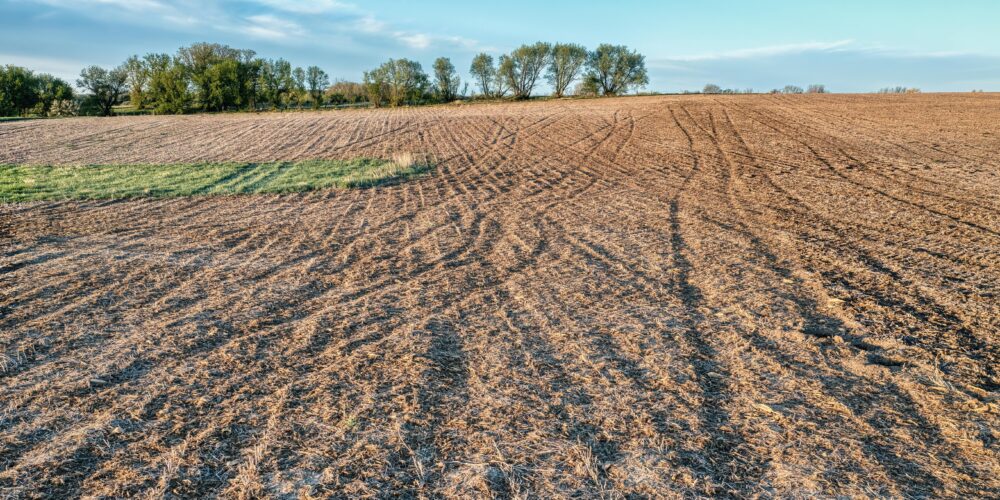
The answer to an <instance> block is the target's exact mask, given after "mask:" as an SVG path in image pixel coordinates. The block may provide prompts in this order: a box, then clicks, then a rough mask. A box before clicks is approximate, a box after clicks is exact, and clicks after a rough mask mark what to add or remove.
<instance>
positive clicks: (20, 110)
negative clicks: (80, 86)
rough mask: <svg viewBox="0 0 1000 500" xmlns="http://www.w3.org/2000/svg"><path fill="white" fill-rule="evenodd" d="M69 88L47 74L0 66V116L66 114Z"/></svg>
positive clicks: (70, 98)
mask: <svg viewBox="0 0 1000 500" xmlns="http://www.w3.org/2000/svg"><path fill="white" fill-rule="evenodd" d="M73 97H74V94H73V87H71V86H70V85H69V84H68V83H66V82H65V81H64V80H62V79H60V78H56V77H54V76H52V75H50V74H48V73H35V72H34V71H31V70H29V69H27V68H22V67H19V66H11V65H7V66H0V116H28V115H36V116H58V115H62V114H70V113H71V111H72V108H73V106H72V103H73Z"/></svg>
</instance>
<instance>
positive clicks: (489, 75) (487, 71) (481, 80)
mask: <svg viewBox="0 0 1000 500" xmlns="http://www.w3.org/2000/svg"><path fill="white" fill-rule="evenodd" d="M469 73H470V74H472V78H473V79H474V80H475V81H476V84H477V85H478V86H479V92H480V93H481V94H482V95H483V96H484V97H495V95H496V88H495V87H494V82H496V81H497V68H496V66H494V65H493V56H491V55H489V54H486V53H482V54H477V55H476V57H473V58H472V65H471V66H470V67H469Z"/></svg>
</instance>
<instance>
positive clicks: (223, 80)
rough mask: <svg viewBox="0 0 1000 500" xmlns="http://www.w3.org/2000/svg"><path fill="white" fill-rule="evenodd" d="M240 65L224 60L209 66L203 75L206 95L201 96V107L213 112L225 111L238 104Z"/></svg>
mask: <svg viewBox="0 0 1000 500" xmlns="http://www.w3.org/2000/svg"><path fill="white" fill-rule="evenodd" d="M239 66H240V63H239V62H238V61H237V60H235V59H225V60H222V61H219V62H216V63H215V64H213V65H211V66H209V67H208V68H207V69H206V70H205V73H204V77H205V80H204V81H205V82H207V83H208V94H207V95H205V96H203V101H202V106H203V107H204V108H205V109H208V110H213V111H225V110H228V109H232V108H236V107H238V106H239V104H240V75H239V71H240V68H239Z"/></svg>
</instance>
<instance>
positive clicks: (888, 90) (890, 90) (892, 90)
mask: <svg viewBox="0 0 1000 500" xmlns="http://www.w3.org/2000/svg"><path fill="white" fill-rule="evenodd" d="M877 93H879V94H919V93H920V89H915V88H909V87H885V88H882V89H879V90H878V92H877Z"/></svg>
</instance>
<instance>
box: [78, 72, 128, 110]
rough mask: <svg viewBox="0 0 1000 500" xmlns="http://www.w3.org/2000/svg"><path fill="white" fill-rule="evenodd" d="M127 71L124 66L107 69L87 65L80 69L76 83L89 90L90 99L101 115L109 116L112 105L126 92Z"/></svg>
mask: <svg viewBox="0 0 1000 500" xmlns="http://www.w3.org/2000/svg"><path fill="white" fill-rule="evenodd" d="M127 82H128V72H127V71H126V70H125V67H124V66H119V67H117V68H114V69H111V70H107V69H104V68H102V67H100V66H88V67H86V68H84V69H83V71H80V78H79V79H77V81H76V85H77V86H78V87H80V88H83V89H86V90H87V91H88V92H90V99H91V100H92V101H93V103H94V104H95V105H96V107H97V109H98V111H99V112H100V114H101V115H102V116H111V115H112V113H113V107H114V105H115V104H118V102H119V100H120V99H121V97H122V96H123V95H124V94H125V93H126V92H128V83H127Z"/></svg>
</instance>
